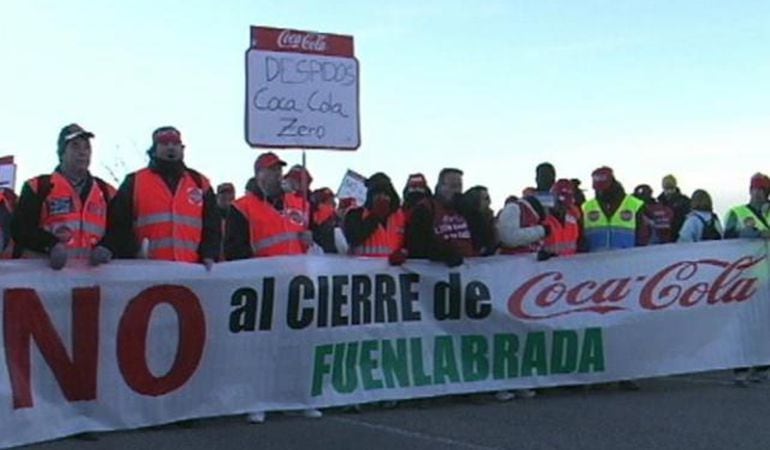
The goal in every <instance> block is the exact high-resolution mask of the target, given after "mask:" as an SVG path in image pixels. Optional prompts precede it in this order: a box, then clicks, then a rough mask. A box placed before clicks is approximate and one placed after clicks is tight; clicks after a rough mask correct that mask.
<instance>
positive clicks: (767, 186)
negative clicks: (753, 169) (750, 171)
mask: <svg viewBox="0 0 770 450" xmlns="http://www.w3.org/2000/svg"><path fill="white" fill-rule="evenodd" d="M749 189H763V190H765V191H770V178H768V177H767V175H765V174H763V173H755V174H754V176H752V177H751V184H750V186H749Z"/></svg>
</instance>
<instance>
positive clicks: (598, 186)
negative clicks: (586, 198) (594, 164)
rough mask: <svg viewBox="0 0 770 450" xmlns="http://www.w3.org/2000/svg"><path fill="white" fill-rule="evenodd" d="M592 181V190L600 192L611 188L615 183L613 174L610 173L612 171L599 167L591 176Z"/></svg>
mask: <svg viewBox="0 0 770 450" xmlns="http://www.w3.org/2000/svg"><path fill="white" fill-rule="evenodd" d="M591 179H592V180H593V187H594V190H596V191H599V192H602V191H606V190H607V189H609V188H610V186H612V182H613V181H615V174H613V173H612V169H610V168H609V167H607V166H602V167H599V168H598V169H596V170H594V171H593V173H592V174H591Z"/></svg>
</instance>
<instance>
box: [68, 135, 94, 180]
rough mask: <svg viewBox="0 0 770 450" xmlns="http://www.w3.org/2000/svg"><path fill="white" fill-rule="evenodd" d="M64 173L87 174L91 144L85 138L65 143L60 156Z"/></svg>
mask: <svg viewBox="0 0 770 450" xmlns="http://www.w3.org/2000/svg"><path fill="white" fill-rule="evenodd" d="M61 164H62V169H63V170H64V171H65V172H87V171H88V167H89V166H90V165H91V142H90V141H89V140H88V138H86V137H77V138H75V139H72V140H70V141H69V142H67V145H66V146H65V147H64V152H63V153H62V156H61Z"/></svg>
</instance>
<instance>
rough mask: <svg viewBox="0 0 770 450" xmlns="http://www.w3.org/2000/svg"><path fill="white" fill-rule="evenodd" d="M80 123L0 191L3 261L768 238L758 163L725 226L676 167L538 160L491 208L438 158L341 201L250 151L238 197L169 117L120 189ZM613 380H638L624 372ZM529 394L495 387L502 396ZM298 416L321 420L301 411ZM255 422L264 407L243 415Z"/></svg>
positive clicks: (428, 253) (561, 251)
mask: <svg viewBox="0 0 770 450" xmlns="http://www.w3.org/2000/svg"><path fill="white" fill-rule="evenodd" d="M93 137H94V134H93V133H91V132H89V131H86V130H85V129H83V128H82V127H80V126H79V125H77V124H70V125H67V126H65V127H64V128H62V130H61V131H60V133H59V137H58V141H57V155H58V160H59V164H58V166H57V167H56V168H55V170H54V171H53V172H52V173H50V174H45V175H40V176H37V177H34V178H32V179H30V180H28V181H26V183H24V186H23V188H22V190H21V193H20V195H19V196H18V198H17V197H16V195H15V194H14V193H13V192H12V191H11V190H8V189H4V190H2V192H0V244H2V255H3V257H4V258H20V257H43V258H48V260H49V262H50V266H51V267H52V268H53V269H57V270H58V269H61V268H63V267H65V266H66V265H67V262H68V261H69V260H71V259H84V260H87V261H89V262H90V264H92V265H100V264H106V263H109V262H110V261H111V260H112V259H115V258H146V259H155V260H166V261H180V262H186V263H199V264H202V265H203V266H205V267H206V269H209V270H210V269H211V268H212V266H213V265H214V264H216V263H217V262H219V261H230V260H238V259H246V258H261V257H271V256H279V255H299V254H307V253H312V254H349V255H354V256H366V257H375V258H385V259H387V260H388V262H389V263H390V264H391V265H396V266H398V265H401V264H404V263H405V262H406V261H407V260H409V259H414V258H417V259H427V260H431V261H436V262H440V263H443V264H446V265H447V266H450V267H456V266H459V265H461V264H463V261H464V260H465V259H466V258H471V257H485V256H489V255H496V254H509V255H515V254H527V253H529V254H533V255H536V258H537V259H538V260H545V259H549V258H552V257H563V256H568V255H572V254H576V253H581V252H602V251H611V250H620V249H626V248H631V247H638V246H646V245H656V244H666V243H674V242H696V241H701V240H715V239H723V238H757V237H760V238H768V237H770V226H769V225H768V221H769V220H770V202H769V201H768V195H769V194H770V178H768V177H767V176H766V175H763V174H760V173H757V174H755V175H753V176H752V177H751V179H750V183H749V199H748V202H747V203H746V204H743V205H738V206H736V207H734V208H732V209H731V210H730V211H729V213H728V215H727V217H726V219H725V221H724V226H722V223H721V221H720V220H719V218H718V217H717V215H716V214H715V213H714V212H713V207H712V201H711V197H710V195H709V193H708V192H706V191H705V190H702V189H698V190H696V191H695V192H693V193H692V196H691V197H687V196H686V195H684V194H682V193H681V192H680V190H679V188H678V187H677V180H676V178H675V177H674V176H672V175H667V176H665V177H663V179H662V182H661V188H662V192H661V194H660V195H659V196H657V197H655V196H654V195H653V190H652V188H651V186H649V185H647V184H642V185H639V186H637V187H635V188H634V189H633V191H632V192H627V191H626V189H625V188H624V186H623V185H622V184H621V182H620V181H619V180H617V179H616V178H615V174H614V172H613V170H612V169H611V168H609V167H599V168H597V169H596V170H594V171H593V173H592V174H591V181H592V188H593V194H594V195H593V197H592V198H586V197H585V196H584V194H583V191H582V190H581V189H580V181H579V180H577V179H567V178H558V177H557V176H556V170H555V168H554V167H553V165H551V164H549V163H542V164H540V165H539V166H538V167H537V168H536V171H535V181H536V186H534V187H531V188H527V189H524V191H523V192H522V193H521V195H520V196H510V197H508V198H507V199H506V201H505V206H504V207H503V208H502V210H501V211H499V212H498V213H495V211H493V210H492V208H491V204H490V196H489V192H488V190H487V189H486V188H485V187H484V186H473V187H471V188H470V189H467V190H464V186H463V172H462V171H461V170H460V169H457V168H444V169H442V170H441V171H440V172H439V174H438V179H437V182H436V184H435V188H434V189H430V187H429V184H428V181H427V179H426V177H425V175H423V174H420V173H416V174H412V175H410V176H409V178H408V180H407V182H406V185H405V186H404V187H403V189H402V190H401V191H400V193H399V191H398V190H397V189H396V187H395V186H394V185H393V182H392V180H391V179H390V177H389V176H388V175H387V174H384V173H375V174H373V175H371V176H370V177H369V178H368V179H367V180H366V189H367V194H366V199H365V201H364V202H363V204H359V203H358V202H357V201H356V200H355V199H354V198H337V196H335V193H334V192H333V191H332V190H331V189H329V188H320V189H315V190H312V189H311V188H310V187H311V184H312V181H313V179H312V176H311V174H310V173H309V171H308V170H307V169H306V168H304V167H302V166H293V167H291V168H290V169H289V170H288V171H286V173H284V169H285V167H286V165H287V164H286V163H285V162H284V161H283V160H281V158H280V157H278V156H277V155H276V154H275V153H272V152H266V153H262V154H260V155H259V157H258V158H257V159H256V161H255V162H254V176H253V178H251V179H250V180H249V181H248V182H247V183H246V187H245V193H244V195H242V196H240V197H237V198H236V196H235V187H234V185H233V184H232V183H222V184H219V185H218V186H217V187H216V189H214V188H213V187H212V185H211V183H210V181H209V179H208V178H207V177H206V176H205V175H203V174H201V173H200V172H198V171H196V170H193V169H191V168H189V167H187V166H186V165H185V163H184V155H185V146H184V144H183V139H182V135H181V133H180V131H179V130H177V129H176V128H174V127H161V128H158V129H156V130H155V131H154V132H153V133H152V137H151V145H150V147H149V149H148V150H147V155H148V156H149V164H148V166H147V167H146V168H143V169H140V170H138V171H136V172H134V173H131V174H129V175H127V176H126V178H125V180H124V181H123V182H122V184H121V185H120V186H119V187H118V189H117V190H116V189H115V188H114V187H113V186H111V185H110V184H109V183H107V182H105V181H104V180H102V179H100V178H98V177H96V176H93V175H92V174H91V173H90V170H89V167H90V162H91V138H93ZM767 371H768V367H758V368H752V369H749V368H742V369H736V373H735V375H736V378H735V380H736V383H737V384H738V385H745V384H746V382H747V381H748V380H749V379H750V376H751V377H752V379H755V380H759V379H764V378H766V377H767ZM623 386H624V387H626V388H630V389H636V388H637V386H636V384H635V383H634V382H633V381H630V380H629V381H627V382H624V383H623ZM533 394H534V393H533V392H532V391H528V390H523V391H518V392H510V391H504V392H498V393H497V396H498V398H499V399H501V400H507V399H510V398H513V397H514V396H516V395H519V396H523V397H527V396H532V395H533ZM304 414H305V415H306V416H308V417H320V416H321V412H320V411H317V410H306V411H304ZM249 418H250V420H251V421H252V422H262V421H264V419H265V414H264V412H263V411H254V412H253V413H252V414H250V415H249Z"/></svg>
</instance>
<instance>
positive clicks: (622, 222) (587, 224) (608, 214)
mask: <svg viewBox="0 0 770 450" xmlns="http://www.w3.org/2000/svg"><path fill="white" fill-rule="evenodd" d="M591 177H592V179H593V188H594V193H595V198H594V199H593V200H589V201H587V202H586V203H584V204H583V227H584V234H585V242H586V247H587V248H586V250H587V251H589V252H600V251H607V250H618V249H623V248H631V247H638V246H643V245H647V242H648V240H649V235H650V231H649V227H648V226H647V224H646V222H645V221H644V218H643V215H644V202H642V201H641V200H639V199H637V198H635V197H634V196H632V195H627V194H626V192H625V190H624V189H623V185H621V184H620V183H619V182H618V181H617V180H616V179H615V175H614V173H613V171H612V169H610V168H609V167H600V168H598V169H596V170H594V171H593V173H592V174H591Z"/></svg>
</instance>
